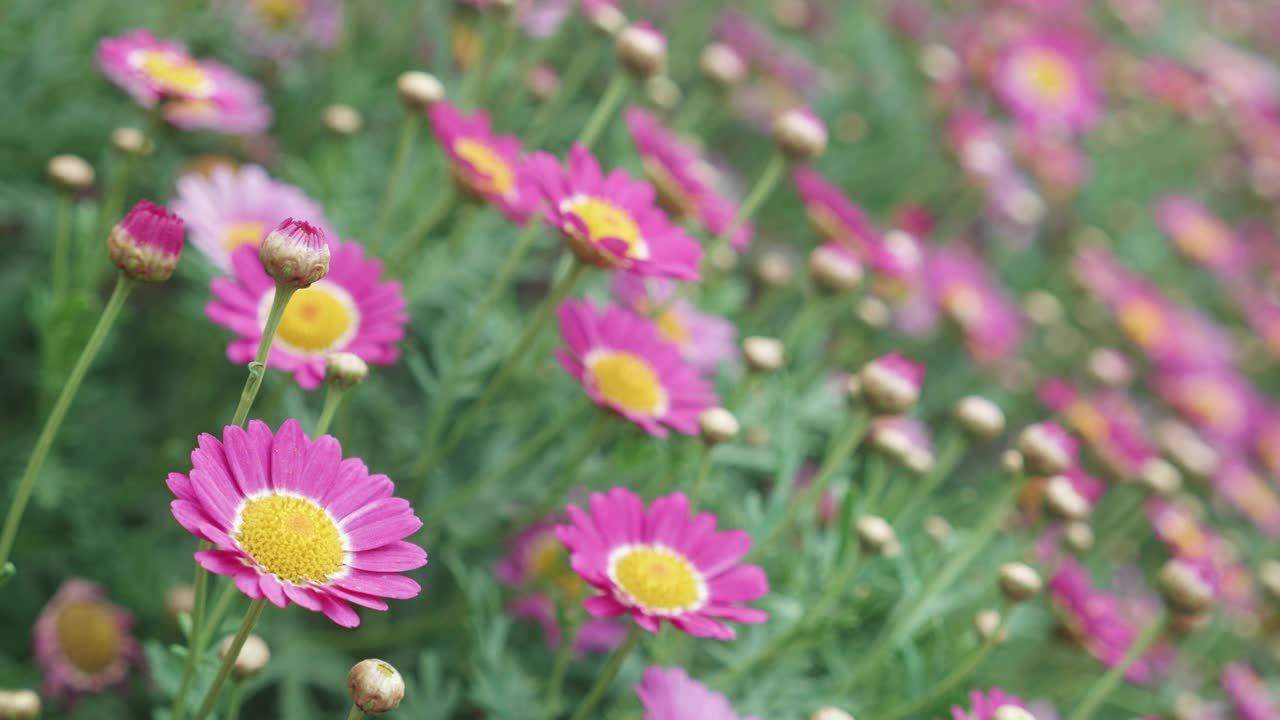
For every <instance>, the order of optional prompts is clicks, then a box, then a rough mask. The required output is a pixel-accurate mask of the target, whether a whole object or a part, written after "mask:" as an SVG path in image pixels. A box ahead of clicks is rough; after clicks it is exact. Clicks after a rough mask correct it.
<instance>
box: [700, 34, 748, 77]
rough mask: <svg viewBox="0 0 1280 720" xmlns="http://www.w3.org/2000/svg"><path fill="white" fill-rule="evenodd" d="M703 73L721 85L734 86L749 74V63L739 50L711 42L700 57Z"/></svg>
mask: <svg viewBox="0 0 1280 720" xmlns="http://www.w3.org/2000/svg"><path fill="white" fill-rule="evenodd" d="M699 65H700V67H701V68H702V73H703V74H704V75H706V76H707V77H708V78H709V79H710V80H711V81H712V82H714V83H716V84H717V85H720V86H721V87H726V88H727V87H732V86H734V85H737V84H738V83H739V82H742V79H743V78H744V77H746V76H747V64H746V63H745V62H743V60H742V56H741V55H739V54H738V51H737V50H734V49H733V48H731V47H729V46H728V45H724V44H722V43H711V44H710V45H708V46H706V47H705V48H703V50H702V55H701V56H700V57H699Z"/></svg>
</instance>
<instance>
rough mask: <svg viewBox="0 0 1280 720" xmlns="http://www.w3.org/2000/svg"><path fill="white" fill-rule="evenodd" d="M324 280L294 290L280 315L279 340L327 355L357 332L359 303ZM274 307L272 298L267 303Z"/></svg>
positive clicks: (303, 350)
mask: <svg viewBox="0 0 1280 720" xmlns="http://www.w3.org/2000/svg"><path fill="white" fill-rule="evenodd" d="M339 292H340V289H339V288H337V287H336V286H333V285H329V284H326V283H323V282H320V283H316V284H315V285H312V286H311V287H309V288H303V289H302V290H299V291H297V292H295V293H294V294H293V297H292V298H290V299H289V305H288V306H287V307H286V308H285V309H284V317H282V318H281V319H280V329H279V330H278V331H277V333H276V341H277V342H282V343H284V345H285V346H287V347H288V348H289V349H290V350H293V351H295V352H298V353H301V354H303V355H323V354H324V353H326V352H328V351H330V350H333V349H336V348H338V347H340V346H342V345H343V344H345V343H346V341H347V340H349V339H350V338H351V336H352V335H354V334H355V329H356V325H357V321H358V317H357V315H356V309H355V305H354V304H353V303H352V302H351V299H350V298H349V297H347V296H346V294H345V292H344V293H342V295H339V294H338V293H339ZM264 304H266V305H267V307H270V298H267V299H266V302H265V303H264Z"/></svg>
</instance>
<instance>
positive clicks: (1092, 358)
mask: <svg viewBox="0 0 1280 720" xmlns="http://www.w3.org/2000/svg"><path fill="white" fill-rule="evenodd" d="M1086 367H1087V368H1088V370H1089V376H1090V377H1092V378H1093V379H1094V380H1096V381H1097V382H1098V383H1100V384H1102V385H1106V386H1107V387H1113V388H1122V387H1124V386H1126V385H1128V384H1129V383H1130V382H1132V381H1133V365H1132V364H1131V363H1130V362H1129V360H1128V359H1127V358H1126V357H1125V356H1124V355H1123V354H1121V353H1120V352H1119V351H1117V350H1113V349H1111V348H1098V349H1096V350H1094V351H1093V352H1091V353H1089V360H1088V362H1087V364H1086Z"/></svg>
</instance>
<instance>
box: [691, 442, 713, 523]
mask: <svg viewBox="0 0 1280 720" xmlns="http://www.w3.org/2000/svg"><path fill="white" fill-rule="evenodd" d="M710 474H711V448H710V447H703V448H702V456H701V457H700V458H699V459H698V474H697V476H695V477H694V479H693V485H691V486H690V487H689V509H690V510H694V509H696V508H697V507H698V499H699V498H701V497H702V489H703V487H704V486H705V485H706V484H707V476H708V475H710Z"/></svg>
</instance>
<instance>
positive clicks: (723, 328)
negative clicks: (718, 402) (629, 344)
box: [612, 272, 738, 374]
mask: <svg viewBox="0 0 1280 720" xmlns="http://www.w3.org/2000/svg"><path fill="white" fill-rule="evenodd" d="M612 289H613V296H614V297H615V298H617V299H618V302H620V303H622V304H623V305H625V306H626V307H628V308H630V309H631V310H633V311H634V312H637V313H641V314H645V315H650V314H651V315H653V320H654V323H655V324H656V325H657V326H658V334H659V335H661V336H662V337H663V339H665V340H666V341H668V342H671V343H674V344H675V345H676V346H677V347H679V348H680V356H681V357H683V358H684V361H685V362H687V363H689V364H690V365H692V366H693V367H694V368H696V369H697V370H698V371H699V372H701V373H705V374H711V373H714V372H715V371H716V369H717V368H719V367H720V366H721V365H722V364H724V363H726V362H729V361H732V360H733V359H734V357H736V356H737V353H738V347H737V341H736V339H735V338H736V336H737V328H736V327H735V326H734V324H733V323H732V322H731V321H729V320H728V319H727V318H723V317H720V316H719V315H712V314H710V313H704V312H701V311H699V310H698V309H697V308H695V307H694V306H693V303H691V302H689V301H688V300H685V299H684V298H681V297H677V294H676V286H675V283H673V282H671V281H670V280H663V279H662V278H646V277H643V276H640V275H636V274H635V273H630V272H619V273H614V274H613V283H612Z"/></svg>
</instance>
